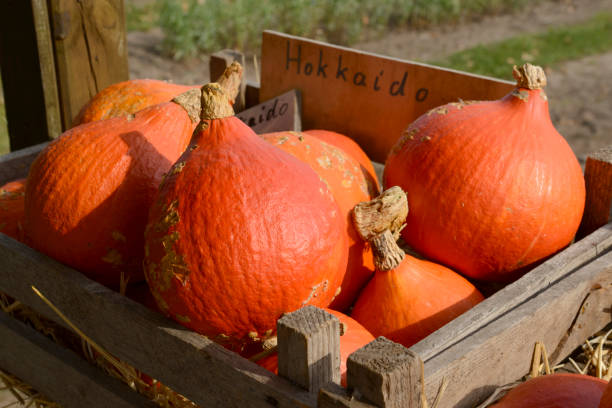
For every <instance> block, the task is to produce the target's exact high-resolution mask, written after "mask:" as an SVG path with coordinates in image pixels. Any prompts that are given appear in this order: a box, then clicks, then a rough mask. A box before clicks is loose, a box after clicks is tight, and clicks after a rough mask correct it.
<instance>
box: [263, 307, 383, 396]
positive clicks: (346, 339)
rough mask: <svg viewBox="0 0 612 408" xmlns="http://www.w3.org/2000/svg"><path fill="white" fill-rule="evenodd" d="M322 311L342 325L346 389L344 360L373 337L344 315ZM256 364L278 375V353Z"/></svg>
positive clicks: (334, 311)
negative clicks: (329, 314)
mask: <svg viewBox="0 0 612 408" xmlns="http://www.w3.org/2000/svg"><path fill="white" fill-rule="evenodd" d="M323 310H325V311H326V312H329V313H331V314H333V315H334V316H336V317H337V318H338V319H339V320H340V323H341V324H342V325H343V334H342V336H340V374H341V384H342V386H343V387H346V360H347V359H348V357H349V356H350V355H351V354H352V353H353V352H354V351H356V350H358V349H360V348H361V347H363V346H365V345H366V344H368V343H369V342H371V341H374V336H372V334H371V333H370V332H369V331H367V330H366V328H365V327H363V326H362V325H360V324H359V323H358V322H357V321H356V320H354V319H352V318H350V317H348V316H347V315H345V314H344V313H340V312H338V311H336V310H332V309H326V308H323ZM257 364H258V365H260V366H262V367H263V368H265V369H266V370H268V371H272V372H273V373H274V374H278V353H274V354H271V355H269V356H267V357H265V358H262V359H261V360H259V361H257Z"/></svg>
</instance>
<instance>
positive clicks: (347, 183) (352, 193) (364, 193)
mask: <svg viewBox="0 0 612 408" xmlns="http://www.w3.org/2000/svg"><path fill="white" fill-rule="evenodd" d="M260 136H261V137H262V138H263V139H264V140H265V141H267V142H269V143H271V144H273V145H274V146H276V147H278V148H280V149H282V150H284V151H286V152H287V153H289V154H291V155H292V156H295V157H297V158H298V159H300V160H301V161H303V162H305V163H307V164H308V165H310V167H312V169H313V170H314V171H315V172H316V173H317V174H318V175H319V177H321V179H322V180H323V181H324V182H325V184H326V185H327V187H328V188H329V190H330V191H331V193H332V194H333V195H334V198H335V199H336V202H337V203H338V206H339V207H340V212H341V213H342V216H343V217H344V220H345V223H346V225H345V228H344V230H345V231H346V235H347V239H348V245H349V258H348V265H347V267H346V274H345V275H344V279H343V281H342V286H341V290H340V293H339V294H338V296H336V297H335V298H334V301H333V302H332V303H331V304H330V306H329V307H330V308H332V309H336V310H341V311H344V310H347V309H348V308H349V307H350V306H351V305H352V304H353V302H354V301H355V298H356V297H357V294H358V293H359V291H360V290H361V288H362V287H363V285H365V283H366V282H367V281H368V279H369V278H370V277H371V276H372V274H373V273H374V261H373V259H372V251H371V250H370V248H369V246H367V245H366V243H365V242H364V241H363V240H362V239H361V238H360V237H359V234H357V231H355V228H354V227H353V223H352V221H351V212H352V210H353V207H355V205H357V204H358V203H360V202H362V201H369V200H371V199H372V198H374V197H376V195H378V193H377V192H376V186H374V185H372V184H370V183H368V181H367V179H366V178H365V177H364V175H363V173H362V171H361V167H360V165H359V162H358V161H356V160H355V159H353V158H352V157H351V156H349V155H348V154H346V153H345V152H344V151H342V150H340V149H338V148H336V147H334V146H332V145H330V144H327V143H325V142H323V141H321V140H319V139H318V138H316V137H314V136H311V135H309V134H307V133H299V132H276V133H267V134H263V135H260Z"/></svg>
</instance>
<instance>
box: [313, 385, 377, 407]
mask: <svg viewBox="0 0 612 408" xmlns="http://www.w3.org/2000/svg"><path fill="white" fill-rule="evenodd" d="M374 406H375V405H372V404H369V403H367V402H365V401H362V400H361V399H359V398H357V397H356V396H355V395H353V393H352V392H350V391H348V390H346V389H345V388H342V387H340V386H338V385H335V384H330V385H327V386H325V387H323V388H321V390H320V391H319V397H318V399H317V408H373V407H374Z"/></svg>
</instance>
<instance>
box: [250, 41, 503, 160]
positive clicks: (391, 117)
mask: <svg viewBox="0 0 612 408" xmlns="http://www.w3.org/2000/svg"><path fill="white" fill-rule="evenodd" d="M260 86H261V88H260V95H259V96H260V100H267V99H270V98H272V97H274V96H276V95H279V94H281V93H283V92H287V91H288V90H290V89H299V90H301V91H302V97H303V116H302V122H303V125H304V129H327V130H333V131H337V132H340V133H342V134H345V135H347V136H349V137H351V138H353V139H355V140H356V141H357V142H358V143H359V145H361V147H362V148H363V149H364V150H365V152H366V153H367V154H368V156H369V157H371V158H372V159H373V160H376V161H379V162H383V161H384V160H385V159H386V157H387V153H388V152H389V151H390V150H391V147H392V146H393V145H394V144H395V142H396V141H397V139H399V137H400V135H401V133H402V131H404V129H406V127H407V126H408V125H409V124H410V123H411V122H412V121H414V120H415V119H416V118H417V117H419V116H420V115H421V114H423V113H425V112H426V111H427V110H429V109H431V108H434V107H436V106H439V105H442V104H445V103H448V102H453V101H457V99H458V98H462V99H465V100H468V99H477V100H491V99H498V98H500V97H502V96H503V95H505V94H507V93H508V92H510V91H511V90H512V89H513V88H514V85H513V84H512V83H510V82H507V81H501V80H496V79H493V78H485V77H482V76H477V75H471V74H466V73H462V72H458V71H452V70H448V69H443V68H438V67H434V66H429V65H425V64H420V63H416V62H410V61H402V60H399V59H395V58H389V57H383V56H378V55H374V54H370V53H366V52H362V51H358V50H354V49H350V48H344V47H337V46H333V45H330V44H325V43H322V42H318V41H313V40H308V39H305V38H300V37H294V36H290V35H286V34H281V33H276V32H273V31H264V33H263V43H262V50H261V85H260Z"/></svg>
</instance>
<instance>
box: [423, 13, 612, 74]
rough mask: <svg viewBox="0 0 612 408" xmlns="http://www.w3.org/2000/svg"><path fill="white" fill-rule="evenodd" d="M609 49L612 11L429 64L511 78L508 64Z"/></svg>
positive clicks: (554, 60) (547, 63)
mask: <svg viewBox="0 0 612 408" xmlns="http://www.w3.org/2000/svg"><path fill="white" fill-rule="evenodd" d="M610 50H612V12H605V13H600V14H598V15H596V16H594V17H593V18H591V19H589V20H587V21H585V22H583V23H579V24H574V25H569V26H562V27H555V28H553V29H549V30H548V31H546V32H543V33H539V34H533V35H521V36H517V37H512V38H510V39H508V40H505V41H501V42H497V43H490V44H486V45H480V46H477V47H474V48H470V49H467V50H464V51H460V52H458V53H455V54H452V55H450V56H448V57H447V58H445V59H444V60H441V61H435V62H433V64H435V65H441V66H445V67H449V68H454V69H458V70H461V71H467V72H472V73H476V74H482V75H488V76H493V77H497V78H504V79H509V80H512V66H513V65H514V64H516V65H520V64H523V63H525V62H531V63H533V64H536V65H540V66H543V67H547V66H553V65H554V64H556V63H558V62H562V61H567V60H573V59H578V58H582V57H585V56H588V55H595V54H600V53H603V52H607V51H610Z"/></svg>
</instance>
